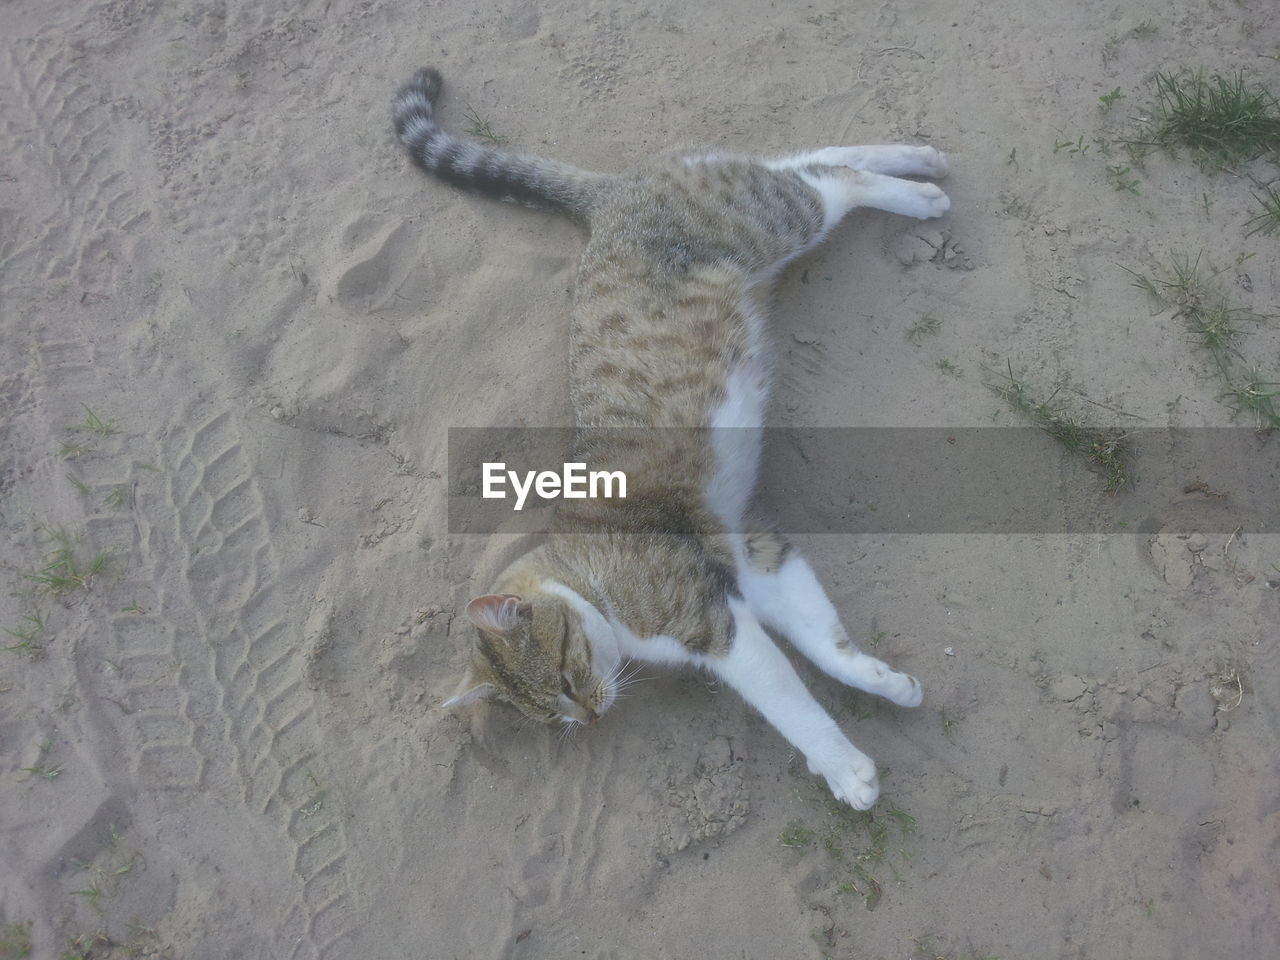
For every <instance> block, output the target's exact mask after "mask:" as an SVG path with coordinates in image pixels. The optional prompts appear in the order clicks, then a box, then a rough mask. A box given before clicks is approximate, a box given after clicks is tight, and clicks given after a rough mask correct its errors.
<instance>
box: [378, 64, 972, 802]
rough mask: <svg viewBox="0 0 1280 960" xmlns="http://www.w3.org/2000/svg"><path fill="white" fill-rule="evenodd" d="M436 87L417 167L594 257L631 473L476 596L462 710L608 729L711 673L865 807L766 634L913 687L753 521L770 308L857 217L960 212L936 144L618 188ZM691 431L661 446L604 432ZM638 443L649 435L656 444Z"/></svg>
mask: <svg viewBox="0 0 1280 960" xmlns="http://www.w3.org/2000/svg"><path fill="white" fill-rule="evenodd" d="M441 86H442V81H441V77H440V74H439V73H438V72H437V71H435V70H433V69H429V68H428V69H423V70H420V71H418V72H417V74H415V75H414V77H413V78H412V79H411V80H410V81H409V82H408V83H406V84H405V85H404V86H403V87H401V89H400V90H399V91H398V92H397V93H396V95H395V98H394V100H393V102H392V119H393V121H394V125H395V130H396V133H397V135H398V137H399V139H400V141H401V143H403V145H404V146H405V147H406V148H407V149H408V151H409V154H410V156H411V157H412V159H413V160H414V161H415V162H416V163H417V164H418V165H419V166H421V167H422V168H423V169H424V170H426V171H427V172H429V173H431V174H433V175H434V176H436V177H438V178H440V179H441V180H444V181H446V182H448V183H451V184H453V185H455V186H459V187H463V188H469V189H471V190H474V191H477V192H479V193H482V194H486V195H489V196H492V197H496V198H499V199H502V200H507V201H513V202H517V203H523V204H528V205H532V206H538V207H543V208H549V209H553V210H558V211H560V212H562V213H564V214H566V215H568V216H569V217H572V218H574V219H576V220H578V221H580V222H582V223H583V224H585V225H586V227H587V228H588V230H589V239H588V242H587V245H586V249H585V251H584V253H583V257H582V261H581V264H580V267H579V270H578V277H577V285H576V293H575V300H574V310H573V326H572V335H571V363H570V370H571V387H570V396H571V400H572V404H573V409H574V416H575V423H576V429H577V430H578V431H580V434H579V435H580V436H581V437H583V438H584V439H583V441H582V444H583V446H584V447H586V448H588V449H579V450H578V452H577V456H576V459H579V460H587V461H589V463H590V466H591V468H592V469H608V470H619V469H621V470H623V471H624V472H625V474H626V477H627V483H628V496H627V498H626V499H625V500H622V499H613V500H585V501H576V502H572V503H569V502H568V501H566V503H568V504H569V505H567V506H564V507H562V508H561V509H560V511H559V514H558V517H557V520H556V522H555V529H554V530H553V532H552V534H551V536H550V538H549V539H548V540H547V541H546V542H545V543H543V544H541V545H539V546H537V547H535V548H534V549H532V550H531V551H530V552H528V553H526V554H524V555H523V556H521V557H520V558H519V559H517V560H516V561H515V562H514V563H512V564H511V565H510V566H509V567H508V568H507V569H506V570H505V571H504V572H503V573H502V574H501V575H499V576H498V578H497V581H496V583H495V584H494V585H493V593H490V594H487V595H485V596H481V597H477V598H475V599H473V600H472V601H471V602H470V603H469V604H467V606H466V617H467V618H468V620H469V621H470V623H471V624H473V625H474V627H475V630H476V635H475V643H474V647H473V648H472V650H471V655H470V664H469V666H468V668H467V672H466V676H465V677H464V678H463V680H462V682H461V683H460V685H459V687H458V692H457V693H456V694H455V695H454V696H452V697H450V698H449V699H448V700H446V701H445V702H444V704H443V705H442V706H444V707H445V708H457V707H462V706H465V705H467V704H470V703H474V702H476V701H479V700H494V701H502V702H505V703H507V704H510V705H512V706H514V707H516V708H517V709H518V710H519V711H521V712H522V713H523V714H525V715H526V716H528V717H531V718H533V719H534V720H538V721H542V722H545V723H556V722H559V723H563V724H590V723H594V722H595V721H596V720H598V719H599V718H600V717H601V716H602V715H604V714H605V713H607V712H608V711H609V710H610V708H611V707H612V706H613V705H614V703H615V701H616V700H617V697H618V691H619V688H620V686H622V683H623V678H622V673H623V669H624V665H625V664H626V663H628V662H629V661H643V662H647V663H657V664H670V665H678V664H692V665H695V666H699V667H703V668H705V669H706V670H708V671H710V672H711V673H712V674H714V675H715V676H716V677H718V678H720V679H721V680H723V681H724V682H725V683H726V684H728V685H729V686H730V687H733V688H734V689H735V690H737V691H738V693H739V694H741V695H742V697H743V698H744V699H745V700H746V701H747V702H748V703H750V704H751V705H752V706H753V707H755V709H757V710H758V711H759V712H760V713H761V714H763V715H764V717H765V718H766V719H767V720H768V721H769V723H770V724H772V726H773V727H774V728H776V729H777V730H778V732H779V733H781V734H782V735H783V736H784V737H785V738H786V739H787V740H788V741H790V742H791V744H792V745H793V746H794V747H795V748H796V749H797V750H799V751H800V752H801V753H803V754H804V756H805V758H806V760H807V762H808V767H809V771H810V772H811V773H812V774H815V775H820V776H822V777H823V778H825V780H826V782H827V784H828V786H829V787H830V789H831V791H832V793H833V794H834V795H835V796H836V797H837V798H839V799H840V800H842V801H844V802H846V803H848V804H849V805H850V806H852V807H854V808H856V809H859V810H866V809H869V808H870V807H871V806H872V805H873V804H874V803H875V801H876V799H877V797H878V796H879V790H880V788H879V782H878V779H877V774H876V766H875V763H874V762H873V761H872V760H871V758H870V757H868V756H867V755H866V754H864V753H863V752H862V751H860V750H859V749H858V748H857V747H855V746H854V745H853V744H852V743H851V742H850V741H849V740H848V738H847V737H846V736H845V735H844V733H843V732H841V730H840V728H839V727H838V726H837V725H836V723H835V721H834V720H832V718H831V717H830V716H829V715H828V714H827V713H826V712H825V711H824V710H823V709H822V707H821V706H819V704H818V703H817V701H816V700H814V698H813V696H812V695H811V694H810V693H809V691H808V690H807V689H806V687H805V686H804V684H803V683H802V682H801V680H800V678H799V677H798V676H797V675H796V672H795V671H794V669H793V668H792V666H791V664H790V662H789V661H788V660H787V658H786V656H784V655H783V653H782V652H781V651H780V650H779V649H778V647H777V646H776V645H775V643H774V641H773V640H772V639H771V638H770V635H769V633H768V632H767V631H768V630H773V631H775V632H776V633H778V634H781V635H782V636H783V637H785V638H786V639H787V640H788V641H790V642H791V644H792V645H794V646H795V648H796V649H797V650H799V651H800V652H801V653H803V654H804V655H805V656H807V657H808V658H809V659H810V660H812V661H813V662H814V663H815V664H816V665H817V666H818V667H820V668H821V669H822V670H823V671H825V672H826V673H828V674H830V675H831V676H833V677H835V678H836V679H837V680H840V681H841V682H843V683H845V684H848V685H850V686H853V687H857V688H858V689H861V690H865V691H868V692H870V693H874V694H878V695H880V696H882V697H886V698H888V699H889V700H891V701H892V702H893V703H895V704H898V705H900V706H904V707H912V706H916V705H918V704H919V703H920V702H921V699H922V697H923V691H922V689H921V686H920V684H919V682H918V681H917V680H915V678H913V677H910V676H908V675H906V674H904V673H899V672H897V671H895V670H893V669H891V668H890V667H889V666H888V665H887V664H885V663H883V662H881V661H880V660H877V659H875V658H874V657H871V656H868V655H867V654H865V653H863V652H861V651H860V650H859V649H858V648H857V647H856V646H855V645H854V644H853V643H852V642H851V641H850V639H849V635H848V633H847V632H846V631H845V628H844V627H843V626H842V624H841V622H840V618H839V616H838V614H837V613H836V610H835V607H834V606H833V605H832V603H831V601H830V600H829V599H828V598H827V595H826V593H825V592H824V590H823V589H822V587H821V585H820V584H819V582H818V579H817V577H816V576H815V575H814V572H813V570H812V569H811V567H810V566H809V564H808V563H807V562H806V561H805V559H804V558H803V557H802V556H800V554H799V553H798V552H797V551H796V550H794V549H793V548H792V546H791V545H790V544H789V543H788V542H787V541H786V539H785V538H784V537H782V536H781V535H779V534H777V533H774V532H771V531H770V530H768V529H764V528H760V529H756V528H752V527H750V526H748V521H749V504H750V500H751V496H752V490H753V486H754V483H755V479H756V474H757V472H758V467H759V463H760V458H761V452H762V451H761V443H762V437H761V434H760V432H759V428H760V427H761V426H762V425H763V422H764V414H765V407H766V400H767V396H768V385H769V366H770V365H769V360H768V351H767V343H766V331H765V325H766V311H765V305H766V299H767V297H768V293H769V288H770V285H771V282H772V281H773V279H774V278H775V277H776V276H777V275H778V273H779V271H780V270H781V269H782V268H783V267H784V266H785V265H786V264H787V263H789V262H790V261H792V260H794V259H795V258H796V257H798V256H800V255H801V254H802V253H804V252H806V251H807V250H810V249H812V248H813V247H815V246H816V245H817V244H819V243H820V242H822V240H823V239H825V238H826V237H827V236H828V234H830V232H831V231H832V229H833V228H834V227H835V226H836V224H838V223H839V222H840V221H841V219H842V218H843V217H844V216H845V214H847V213H848V212H849V211H851V210H853V209H854V208H856V207H871V208H874V209H878V210H885V211H888V212H890V213H897V214H902V215H905V216H909V217H916V218H919V219H925V218H929V217H938V216H941V215H942V214H943V213H945V212H946V211H947V209H948V208H949V206H950V201H949V200H948V198H947V196H946V194H945V193H943V191H942V190H941V189H940V188H939V187H938V186H937V185H936V184H933V183H928V182H922V181H918V180H910V179H903V178H904V177H908V176H910V177H925V178H941V177H944V176H946V174H947V172H948V169H947V160H946V157H945V156H944V155H943V154H942V153H940V152H938V151H937V150H935V149H934V148H932V147H927V146H896V145H893V146H860V147H827V148H825V149H820V150H815V151H812V152H808V153H800V154H797V155H794V156H789V157H784V158H781V159H776V160H759V159H753V158H750V157H745V156H739V155H736V154H732V153H722V152H717V151H704V152H688V151H685V152H672V153H668V154H665V155H661V156H659V157H657V158H655V159H653V160H650V161H647V162H643V163H640V164H638V165H637V166H635V167H634V168H632V169H630V170H629V171H627V172H624V173H621V174H602V173H592V172H588V171H584V170H579V169H577V168H576V167H573V166H570V165H568V164H565V163H561V162H558V161H553V160H543V159H537V158H531V157H524V156H516V155H513V154H510V153H507V152H504V151H500V150H495V149H492V148H490V147H488V146H482V145H479V144H476V143H472V142H468V141H465V140H461V139H459V138H456V137H454V136H452V135H451V134H449V133H446V132H445V131H444V130H443V129H442V128H441V127H440V126H439V125H438V124H437V123H436V119H435V108H436V102H437V100H438V99H439V96H440V91H441ZM615 427H621V428H637V427H640V428H678V429H648V430H642V431H638V432H637V431H632V432H630V433H628V430H618V431H610V430H603V431H601V430H598V429H597V428H615ZM637 436H639V437H641V438H643V439H641V440H637V439H636V437H637Z"/></svg>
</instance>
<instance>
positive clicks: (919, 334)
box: [906, 313, 942, 346]
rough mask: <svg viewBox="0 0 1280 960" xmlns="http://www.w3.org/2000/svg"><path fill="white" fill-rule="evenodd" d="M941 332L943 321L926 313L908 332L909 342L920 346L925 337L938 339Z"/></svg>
mask: <svg viewBox="0 0 1280 960" xmlns="http://www.w3.org/2000/svg"><path fill="white" fill-rule="evenodd" d="M941 332H942V321H941V320H939V319H938V318H937V317H931V316H930V315H929V314H927V313H926V314H925V315H924V316H922V317H921V318H920V319H919V320H917V321H916V322H915V323H913V324H912V325H911V328H910V329H909V330H907V334H906V337H907V341H908V342H910V343H914V344H916V345H917V346H918V345H919V344H920V341H921V340H923V339H924V338H925V337H936V336H937V335H938V334H939V333H941Z"/></svg>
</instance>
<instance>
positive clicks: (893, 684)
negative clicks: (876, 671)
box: [884, 672, 924, 707]
mask: <svg viewBox="0 0 1280 960" xmlns="http://www.w3.org/2000/svg"><path fill="white" fill-rule="evenodd" d="M884 696H885V699H887V700H892V701H893V702H894V703H896V704H897V705H898V706H900V707H918V706H920V704H921V703H922V702H923V701H924V687H922V686H921V685H920V681H919V680H917V679H916V678H915V677H913V676H911V675H910V674H908V673H897V672H894V674H893V675H892V677H891V678H890V680H889V682H888V683H886V684H885V690H884Z"/></svg>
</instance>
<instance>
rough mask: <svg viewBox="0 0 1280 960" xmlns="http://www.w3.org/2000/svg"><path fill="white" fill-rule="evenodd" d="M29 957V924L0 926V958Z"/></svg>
mask: <svg viewBox="0 0 1280 960" xmlns="http://www.w3.org/2000/svg"><path fill="white" fill-rule="evenodd" d="M30 955H31V924H30V922H26V923H18V922H17V921H13V922H10V923H5V924H0V957H3V958H5V960H8V958H10V957H14V958H17V957H28V956H30Z"/></svg>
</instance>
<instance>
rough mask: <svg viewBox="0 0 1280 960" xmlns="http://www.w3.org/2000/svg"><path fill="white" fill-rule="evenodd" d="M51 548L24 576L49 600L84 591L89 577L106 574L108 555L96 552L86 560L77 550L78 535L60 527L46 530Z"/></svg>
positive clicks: (108, 562) (104, 551)
mask: <svg viewBox="0 0 1280 960" xmlns="http://www.w3.org/2000/svg"><path fill="white" fill-rule="evenodd" d="M48 534H49V540H50V544H51V546H52V547H53V549H52V550H51V551H50V552H49V553H47V554H45V557H44V561H43V563H42V565H41V566H40V567H39V568H38V569H37V570H34V571H32V572H31V573H28V574H27V579H28V580H32V581H34V582H35V583H37V584H39V585H40V586H41V587H43V588H44V589H45V590H47V591H48V592H49V594H50V595H52V596H53V597H63V596H65V595H66V594H68V593H71V592H72V591H74V590H80V589H86V590H87V589H88V588H89V586H90V584H91V583H92V582H93V578H94V577H96V576H98V575H99V574H101V573H104V572H106V570H107V568H108V567H109V566H110V565H111V553H110V552H109V551H106V550H100V551H98V552H97V553H95V554H94V555H93V556H92V557H90V558H89V559H88V560H85V559H84V558H83V556H82V555H81V551H80V536H79V535H78V534H72V533H70V532H69V531H67V530H64V529H62V528H61V527H58V528H55V529H52V530H50V531H48Z"/></svg>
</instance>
